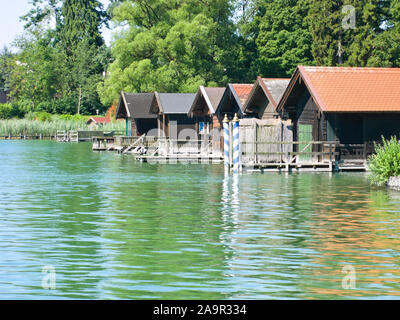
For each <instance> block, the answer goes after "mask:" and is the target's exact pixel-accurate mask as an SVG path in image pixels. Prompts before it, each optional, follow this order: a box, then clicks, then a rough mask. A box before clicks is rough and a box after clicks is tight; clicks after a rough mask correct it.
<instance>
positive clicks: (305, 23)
mask: <svg viewBox="0 0 400 320" xmlns="http://www.w3.org/2000/svg"><path fill="white" fill-rule="evenodd" d="M261 3H262V5H263V7H264V10H263V11H264V14H263V16H262V18H261V19H260V23H259V32H258V35H257V38H256V43H257V51H258V56H259V59H258V61H257V68H256V70H257V71H258V74H261V75H263V76H268V77H290V76H291V75H292V73H293V71H294V70H295V69H296V67H297V66H298V65H299V64H303V65H310V64H311V65H312V64H314V59H313V56H312V50H311V47H312V36H311V33H310V31H309V28H310V22H309V20H307V19H306V18H305V17H306V16H307V13H308V10H309V1H308V0H299V1H298V0H275V1H268V2H264V1H262V2H261Z"/></svg>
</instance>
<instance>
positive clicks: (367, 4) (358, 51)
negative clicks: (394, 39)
mask: <svg viewBox="0 0 400 320" xmlns="http://www.w3.org/2000/svg"><path fill="white" fill-rule="evenodd" d="M389 3H390V1H387V0H353V1H346V0H344V1H337V0H321V1H311V2H310V10H309V20H310V25H311V32H312V39H313V42H312V43H313V45H312V51H313V56H314V58H315V61H316V63H317V64H318V65H328V66H331V65H332V66H335V65H340V64H345V65H350V66H366V65H367V64H368V60H369V59H370V57H371V56H372V55H373V51H374V47H375V45H374V43H375V40H376V38H377V37H378V36H379V35H380V34H382V33H383V32H384V31H385V30H384V28H383V25H384V23H385V21H386V20H387V8H388V7H389Z"/></svg>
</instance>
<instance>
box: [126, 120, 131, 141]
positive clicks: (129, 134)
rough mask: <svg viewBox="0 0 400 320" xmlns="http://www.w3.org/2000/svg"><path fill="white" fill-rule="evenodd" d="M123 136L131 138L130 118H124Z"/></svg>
mask: <svg viewBox="0 0 400 320" xmlns="http://www.w3.org/2000/svg"><path fill="white" fill-rule="evenodd" d="M125 125H126V128H125V131H126V132H125V134H126V136H127V137H131V136H132V119H130V118H125Z"/></svg>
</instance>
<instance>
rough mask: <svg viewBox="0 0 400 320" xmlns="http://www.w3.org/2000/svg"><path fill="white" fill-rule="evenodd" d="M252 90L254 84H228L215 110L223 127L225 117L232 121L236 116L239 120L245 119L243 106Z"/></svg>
mask: <svg viewBox="0 0 400 320" xmlns="http://www.w3.org/2000/svg"><path fill="white" fill-rule="evenodd" d="M252 88H253V85H252V84H232V83H229V84H228V86H227V87H226V89H225V91H224V94H223V95H222V98H221V100H220V102H219V104H218V106H217V108H216V110H215V115H216V117H217V119H218V121H219V123H220V125H221V126H222V120H223V119H224V117H225V115H227V116H228V119H230V120H232V119H233V117H234V115H235V114H237V115H238V117H239V118H244V116H245V114H244V111H243V106H244V104H245V103H246V101H247V98H248V97H249V94H250V92H251V90H252Z"/></svg>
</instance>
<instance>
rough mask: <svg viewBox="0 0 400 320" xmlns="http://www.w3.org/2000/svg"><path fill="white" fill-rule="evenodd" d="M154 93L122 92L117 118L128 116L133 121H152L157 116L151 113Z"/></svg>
mask: <svg viewBox="0 0 400 320" xmlns="http://www.w3.org/2000/svg"><path fill="white" fill-rule="evenodd" d="M153 99H154V93H128V92H123V91H122V92H121V97H120V100H119V104H118V108H117V112H116V118H117V119H119V118H123V117H125V116H127V117H128V118H133V119H152V118H156V117H157V116H156V115H154V114H152V113H151V112H150V108H151V103H152V101H153ZM122 115H125V116H122Z"/></svg>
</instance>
